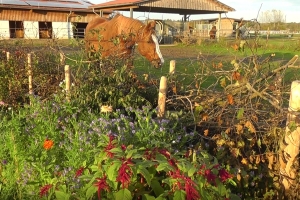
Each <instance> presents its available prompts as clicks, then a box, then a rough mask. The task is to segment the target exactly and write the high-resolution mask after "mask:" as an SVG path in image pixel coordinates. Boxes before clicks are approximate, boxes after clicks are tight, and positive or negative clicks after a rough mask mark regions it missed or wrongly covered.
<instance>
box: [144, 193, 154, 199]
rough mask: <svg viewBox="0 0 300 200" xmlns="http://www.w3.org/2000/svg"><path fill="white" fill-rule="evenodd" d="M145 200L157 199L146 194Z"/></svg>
mask: <svg viewBox="0 0 300 200" xmlns="http://www.w3.org/2000/svg"><path fill="white" fill-rule="evenodd" d="M143 199H145V200H155V197H154V196H151V195H149V194H144V195H143Z"/></svg>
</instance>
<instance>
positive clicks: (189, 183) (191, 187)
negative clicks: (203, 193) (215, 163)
mask: <svg viewBox="0 0 300 200" xmlns="http://www.w3.org/2000/svg"><path fill="white" fill-rule="evenodd" d="M196 187H197V185H196V183H195V182H194V181H193V180H192V179H191V178H190V177H185V192H186V200H196V199H200V197H199V193H198V191H197V190H196Z"/></svg>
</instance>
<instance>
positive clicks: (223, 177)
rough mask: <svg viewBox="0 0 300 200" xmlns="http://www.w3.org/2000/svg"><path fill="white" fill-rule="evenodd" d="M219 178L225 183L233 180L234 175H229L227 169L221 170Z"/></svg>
mask: <svg viewBox="0 0 300 200" xmlns="http://www.w3.org/2000/svg"><path fill="white" fill-rule="evenodd" d="M219 177H220V179H221V181H222V182H225V181H226V180H227V179H229V178H231V177H232V175H231V174H229V173H228V172H227V171H226V170H225V169H220V170H219Z"/></svg>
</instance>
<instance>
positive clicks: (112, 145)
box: [104, 135, 115, 158]
mask: <svg viewBox="0 0 300 200" xmlns="http://www.w3.org/2000/svg"><path fill="white" fill-rule="evenodd" d="M108 137H109V142H108V145H107V146H106V147H105V149H104V151H105V152H106V154H107V156H108V157H110V158H113V157H114V155H115V154H114V153H112V152H110V150H112V149H113V148H115V144H114V143H113V141H114V139H115V137H114V136H113V135H109V136H108Z"/></svg>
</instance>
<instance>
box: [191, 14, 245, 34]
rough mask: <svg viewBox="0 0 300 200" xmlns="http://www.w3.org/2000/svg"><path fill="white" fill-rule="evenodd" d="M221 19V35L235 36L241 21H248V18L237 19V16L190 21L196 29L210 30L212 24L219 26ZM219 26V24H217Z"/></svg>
mask: <svg viewBox="0 0 300 200" xmlns="http://www.w3.org/2000/svg"><path fill="white" fill-rule="evenodd" d="M219 20H220V28H219V29H218V28H217V32H219V35H220V36H221V37H230V36H235V33H236V30H237V29H238V27H239V26H241V23H244V22H247V21H246V20H243V19H242V18H241V19H235V18H221V19H219V18H211V19H201V20H193V21H190V26H191V27H193V28H194V30H195V31H198V32H199V31H206V32H209V30H210V29H211V27H212V26H217V25H218V24H219ZM217 27H218V26H217Z"/></svg>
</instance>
